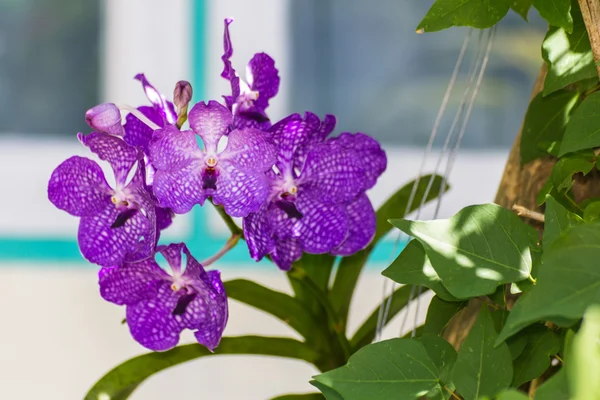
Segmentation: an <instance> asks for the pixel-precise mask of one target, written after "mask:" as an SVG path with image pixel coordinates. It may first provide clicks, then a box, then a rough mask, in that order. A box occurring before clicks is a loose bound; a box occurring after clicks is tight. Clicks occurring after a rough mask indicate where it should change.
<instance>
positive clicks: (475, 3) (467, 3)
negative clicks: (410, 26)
mask: <svg viewBox="0 0 600 400" xmlns="http://www.w3.org/2000/svg"><path fill="white" fill-rule="evenodd" d="M509 8H510V6H509V0H495V1H488V0H436V2H435V3H433V5H432V6H431V8H430V9H429V11H428V12H427V15H425V18H423V20H422V21H421V23H420V24H419V26H418V27H417V31H421V30H422V31H423V32H435V31H440V30H442V29H446V28H450V27H451V26H471V27H473V28H479V29H485V28H489V27H491V26H493V25H495V24H496V23H498V22H499V21H500V20H501V19H502V18H504V16H505V15H506V13H508V10H509Z"/></svg>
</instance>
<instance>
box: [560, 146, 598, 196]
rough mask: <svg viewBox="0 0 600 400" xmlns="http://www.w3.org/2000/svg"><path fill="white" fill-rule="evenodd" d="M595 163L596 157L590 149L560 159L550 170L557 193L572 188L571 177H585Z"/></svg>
mask: <svg viewBox="0 0 600 400" xmlns="http://www.w3.org/2000/svg"><path fill="white" fill-rule="evenodd" d="M595 162H596V155H595V154H594V151H593V150H591V149H588V150H582V151H578V152H576V153H570V154H567V155H566V156H563V157H561V158H560V159H559V160H558V162H557V163H556V165H555V166H554V168H552V174H551V176H550V178H551V179H552V184H553V185H554V187H555V188H556V190H558V191H559V192H563V193H564V192H566V191H568V190H570V189H571V187H572V186H573V182H574V181H573V175H575V174H578V173H582V174H583V175H587V174H588V173H589V172H590V171H591V170H592V168H594V164H595Z"/></svg>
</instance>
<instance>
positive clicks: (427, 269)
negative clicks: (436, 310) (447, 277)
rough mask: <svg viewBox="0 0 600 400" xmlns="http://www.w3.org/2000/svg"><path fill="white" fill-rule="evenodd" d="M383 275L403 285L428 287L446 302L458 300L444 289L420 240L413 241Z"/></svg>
mask: <svg viewBox="0 0 600 400" xmlns="http://www.w3.org/2000/svg"><path fill="white" fill-rule="evenodd" d="M382 275H383V276H387V277H388V278H390V279H391V280H393V281H395V282H398V283H401V284H411V285H421V286H425V287H428V288H429V289H431V290H433V291H434V292H435V293H436V294H437V295H438V296H439V297H440V298H441V299H444V300H446V301H457V300H458V299H457V298H456V297H454V296H452V295H451V294H450V293H449V292H448V290H447V289H446V288H445V287H444V285H443V284H442V281H441V280H440V277H439V276H438V274H437V272H435V269H433V267H432V266H431V263H430V262H429V259H428V258H427V255H426V254H425V249H423V245H422V244H421V242H419V241H418V240H411V241H410V242H409V243H408V245H407V246H406V247H405V248H404V250H402V253H400V255H398V257H397V258H396V259H395V260H394V262H393V263H392V265H390V266H389V267H388V268H387V269H386V270H384V271H383V272H382Z"/></svg>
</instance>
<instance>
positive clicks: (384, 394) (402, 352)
mask: <svg viewBox="0 0 600 400" xmlns="http://www.w3.org/2000/svg"><path fill="white" fill-rule="evenodd" d="M313 378H314V379H315V380H316V381H317V382H320V383H321V384H322V385H325V386H327V387H329V388H331V389H332V390H334V391H336V392H337V393H339V395H340V397H341V398H343V399H344V400H364V399H369V400H389V399H416V398H417V397H419V396H422V395H424V394H426V393H428V392H429V391H430V390H432V389H433V388H435V387H436V385H437V384H438V381H439V371H438V369H437V367H436V365H435V364H434V362H433V361H432V360H431V358H430V357H429V355H428V353H427V351H426V350H425V347H424V346H423V344H422V343H421V342H420V341H418V340H414V339H391V340H386V341H383V342H378V343H374V344H370V345H368V346H365V347H363V348H362V349H360V350H359V351H358V352H357V353H355V354H354V355H353V356H352V357H350V360H349V361H348V364H346V365H345V366H343V367H340V368H337V369H334V370H332V371H328V372H325V373H324V374H321V375H317V376H315V377H313Z"/></svg>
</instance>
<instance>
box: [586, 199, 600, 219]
mask: <svg viewBox="0 0 600 400" xmlns="http://www.w3.org/2000/svg"><path fill="white" fill-rule="evenodd" d="M598 219H600V200H596V201H592V202H591V203H589V204H588V205H587V207H585V210H583V220H584V221H585V222H586V223H588V224H589V223H591V222H593V221H596V220H598Z"/></svg>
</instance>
